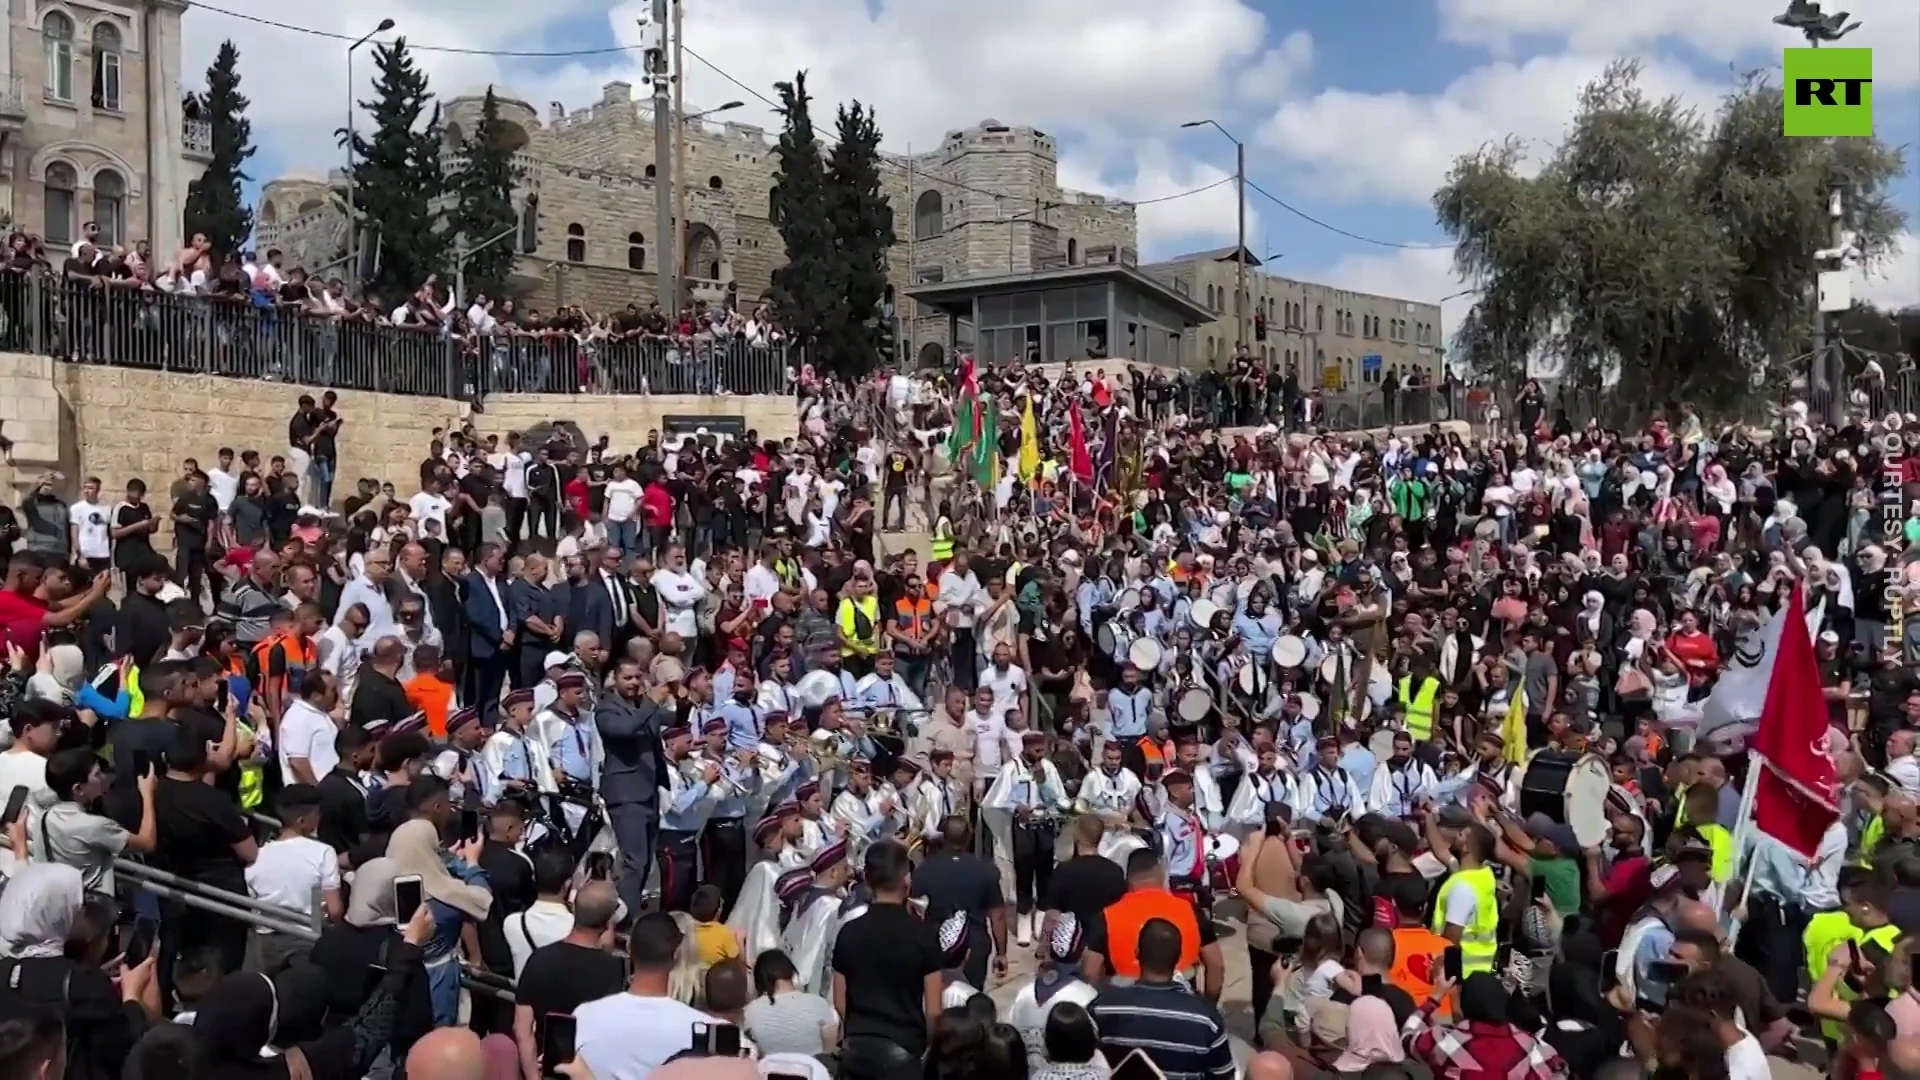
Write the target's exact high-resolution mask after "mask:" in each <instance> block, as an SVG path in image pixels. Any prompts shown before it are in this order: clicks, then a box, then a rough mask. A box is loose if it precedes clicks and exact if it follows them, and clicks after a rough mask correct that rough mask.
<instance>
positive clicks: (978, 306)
mask: <svg viewBox="0 0 1920 1080" xmlns="http://www.w3.org/2000/svg"><path fill="white" fill-rule="evenodd" d="M907 295H908V296H910V297H912V298H913V300H914V302H915V303H916V304H918V305H920V307H921V309H922V310H921V313H922V314H926V309H928V308H931V309H933V310H934V311H938V312H940V313H941V314H943V315H945V316H946V317H947V340H948V341H950V342H952V343H953V352H954V353H955V354H959V353H968V352H970V353H972V354H973V356H974V357H975V358H976V359H977V360H979V361H980V362H981V363H985V364H1003V363H1006V362H1007V361H1009V360H1016V359H1017V360H1020V361H1022V362H1026V363H1041V364H1052V363H1063V362H1073V361H1084V360H1088V359H1104V358H1107V357H1118V358H1121V359H1124V360H1132V361H1136V362H1139V363H1142V364H1157V365H1160V366H1162V367H1169V368H1172V367H1178V366H1179V365H1180V358H1181V351H1180V340H1181V337H1182V335H1184V334H1186V333H1188V332H1189V331H1191V330H1192V329H1193V328H1194V327H1196V326H1201V325H1204V324H1206V323H1210V322H1212V321H1214V316H1213V312H1212V311H1210V310H1208V309H1207V308H1206V307H1205V306H1204V305H1202V304H1200V303H1197V302H1195V301H1194V300H1193V299H1192V298H1191V297H1188V296H1186V295H1184V294H1182V293H1179V292H1176V291H1174V290H1173V289H1172V288H1170V287H1168V286H1167V285H1166V284H1165V283H1164V282H1161V281H1159V280H1157V279H1155V278H1152V277H1149V276H1147V275H1146V274H1143V273H1141V272H1140V271H1139V270H1138V269H1137V268H1135V267H1133V266H1130V265H1127V264H1125V263H1100V264H1095V265H1091V266H1066V267H1061V268H1059V269H1057V270H1037V271H1034V272H1031V273H1021V274H1002V275H995V276H992V277H977V278H963V279H960V280H956V281H943V282H932V283H928V284H925V285H917V286H915V287H913V288H911V289H909V290H907Z"/></svg>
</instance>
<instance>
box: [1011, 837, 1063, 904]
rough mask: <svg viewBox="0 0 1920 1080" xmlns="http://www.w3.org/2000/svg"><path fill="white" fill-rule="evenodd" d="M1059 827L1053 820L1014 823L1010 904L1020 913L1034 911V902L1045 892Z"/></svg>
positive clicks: (1043, 895) (1050, 872) (1049, 880)
mask: <svg viewBox="0 0 1920 1080" xmlns="http://www.w3.org/2000/svg"><path fill="white" fill-rule="evenodd" d="M1059 835H1060V827H1059V826H1058V825H1056V824H1054V823H1053V822H1052V821H1032V822H1022V821H1020V820H1019V819H1017V818H1016V819H1015V820H1014V823H1013V835H1012V837H1011V840H1012V843H1013V903H1014V910H1015V911H1016V912H1018V913H1019V914H1021V915H1028V914H1031V913H1032V912H1033V909H1034V902H1035V901H1037V900H1039V899H1041V898H1043V897H1045V896H1046V895H1047V885H1048V884H1049V883H1050V882H1052V881H1053V852H1054V841H1055V840H1056V838H1058V836H1059Z"/></svg>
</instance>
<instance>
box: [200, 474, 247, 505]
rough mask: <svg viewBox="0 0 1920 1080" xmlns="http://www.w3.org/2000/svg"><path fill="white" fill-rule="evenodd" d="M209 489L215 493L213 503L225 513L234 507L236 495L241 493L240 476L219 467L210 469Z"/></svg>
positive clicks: (208, 476)
mask: <svg viewBox="0 0 1920 1080" xmlns="http://www.w3.org/2000/svg"><path fill="white" fill-rule="evenodd" d="M207 490H208V491H211V492H212V493H213V505H215V506H217V507H219V508H220V512H221V513H223V514H224V513H226V512H227V511H228V510H229V509H231V508H232V507H233V499H234V496H236V495H238V494H240V478H239V477H237V476H235V475H233V474H232V473H230V472H225V471H223V470H221V469H219V468H212V469H208V470H207Z"/></svg>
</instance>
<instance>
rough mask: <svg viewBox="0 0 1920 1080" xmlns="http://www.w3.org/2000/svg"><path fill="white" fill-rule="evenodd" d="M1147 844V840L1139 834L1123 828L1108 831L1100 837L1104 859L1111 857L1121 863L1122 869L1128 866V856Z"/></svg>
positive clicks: (1101, 853)
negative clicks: (1116, 830)
mask: <svg viewBox="0 0 1920 1080" xmlns="http://www.w3.org/2000/svg"><path fill="white" fill-rule="evenodd" d="M1146 846H1147V842H1146V841H1145V840H1142V839H1141V838H1140V836H1139V834H1137V833H1135V832H1133V831H1131V830H1126V829H1122V830H1120V831H1118V832H1108V833H1107V834H1106V835H1105V836H1102V837H1101V838H1100V857H1101V858H1103V859H1111V860H1112V861H1113V862H1115V863H1118V864H1119V866H1120V869H1122V870H1125V869H1126V868H1127V858H1128V857H1129V856H1131V855H1132V854H1133V853H1134V852H1136V851H1139V850H1140V849H1141V848H1144V847H1146Z"/></svg>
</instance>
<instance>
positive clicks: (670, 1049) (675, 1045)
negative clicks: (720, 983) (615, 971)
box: [573, 991, 718, 1080]
mask: <svg viewBox="0 0 1920 1080" xmlns="http://www.w3.org/2000/svg"><path fill="white" fill-rule="evenodd" d="M573 1016H574V1025H575V1032H574V1049H575V1051H576V1052H577V1053H578V1055H579V1057H580V1060H581V1061H582V1062H585V1063H586V1066H587V1068H589V1069H591V1070H593V1075H594V1078H595V1080H647V1077H648V1076H649V1075H650V1074H652V1072H653V1070H655V1069H657V1068H659V1067H660V1066H661V1065H664V1064H666V1061H667V1059H668V1058H670V1057H672V1056H674V1055H675V1054H678V1053H680V1052H681V1051H683V1050H690V1049H692V1048H693V1025H695V1024H713V1023H717V1022H718V1021H716V1020H714V1018H713V1017H711V1016H708V1015H707V1014H706V1013H703V1012H701V1011H700V1010H698V1009H696V1008H694V1007H693V1006H691V1005H683V1004H681V1003H680V1002H678V1001H675V1000H673V999H672V998H666V997H641V996H640V995H638V994H632V993H627V992H625V991H622V992H620V993H618V994H611V995H608V996H607V997H603V998H600V999H599V1000H597V1001H589V1002H587V1003H586V1004H585V1005H582V1006H580V1007H579V1008H577V1009H575V1010H574V1011H573Z"/></svg>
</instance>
